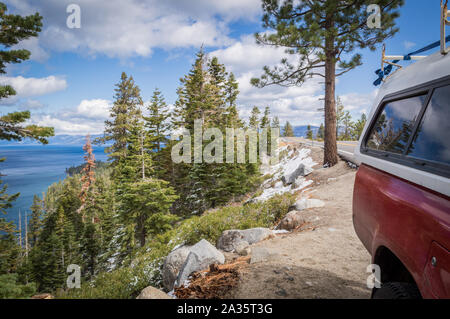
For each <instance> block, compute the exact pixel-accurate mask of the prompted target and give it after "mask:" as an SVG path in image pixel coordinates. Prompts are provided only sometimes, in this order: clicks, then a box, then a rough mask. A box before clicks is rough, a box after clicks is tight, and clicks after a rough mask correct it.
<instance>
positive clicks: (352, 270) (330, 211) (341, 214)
mask: <svg viewBox="0 0 450 319" xmlns="http://www.w3.org/2000/svg"><path fill="white" fill-rule="evenodd" d="M319 152H320V150H314V149H313V152H312V153H313V156H315V157H316V156H317V157H319V156H320V155H319V154H320V153H319ZM317 159H319V158H317ZM355 174H356V170H354V169H351V168H350V167H348V165H347V164H346V163H345V162H342V161H341V162H339V164H338V165H336V166H334V167H332V168H327V169H323V168H318V169H317V168H315V171H314V172H313V173H312V174H311V175H310V176H308V179H312V180H313V181H314V184H313V185H311V186H310V187H309V188H308V189H307V190H305V191H303V193H302V194H301V195H299V198H302V197H310V198H317V199H320V200H322V201H324V202H325V206H324V207H321V208H314V209H309V210H308V212H307V213H308V214H313V215H314V216H313V219H314V220H315V222H314V223H313V225H312V226H311V228H310V229H308V230H305V231H300V232H299V231H297V232H293V233H288V234H282V235H277V236H276V237H275V238H273V239H269V240H265V241H263V242H260V243H258V244H255V245H252V259H253V261H252V263H250V264H249V265H248V266H246V267H244V268H242V269H240V276H239V277H240V280H239V282H238V284H237V286H236V287H235V288H233V290H231V292H229V293H228V295H227V297H229V298H244V299H245V298H369V297H370V293H371V291H370V289H368V288H367V286H366V280H367V276H368V275H369V274H368V273H366V267H367V266H368V265H369V264H370V256H369V254H368V253H367V251H366V250H365V248H364V247H363V245H362V244H361V242H360V241H359V239H358V238H357V236H356V234H355V231H354V230H353V224H352V194H353V184H354V179H355Z"/></svg>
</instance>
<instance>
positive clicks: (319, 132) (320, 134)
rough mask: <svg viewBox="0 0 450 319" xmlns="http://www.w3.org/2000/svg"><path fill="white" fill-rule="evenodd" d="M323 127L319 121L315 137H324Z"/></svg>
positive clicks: (319, 138) (321, 138) (320, 138)
mask: <svg viewBox="0 0 450 319" xmlns="http://www.w3.org/2000/svg"><path fill="white" fill-rule="evenodd" d="M324 130H325V128H324V127H323V123H320V126H319V129H318V130H317V136H316V138H317V139H318V140H323V139H324V137H325V131H324Z"/></svg>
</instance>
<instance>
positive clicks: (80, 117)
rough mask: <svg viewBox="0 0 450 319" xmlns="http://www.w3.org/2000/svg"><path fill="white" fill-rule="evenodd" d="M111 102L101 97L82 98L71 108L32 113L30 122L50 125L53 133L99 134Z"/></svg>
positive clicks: (107, 116) (107, 115) (102, 128)
mask: <svg viewBox="0 0 450 319" xmlns="http://www.w3.org/2000/svg"><path fill="white" fill-rule="evenodd" d="M110 108H111V102H110V101H108V100H103V99H92V100H82V101H81V102H80V104H78V105H77V106H76V107H74V108H72V109H66V110H63V111H61V112H59V113H52V114H36V115H33V118H32V123H34V124H37V125H42V126H52V127H54V128H55V133H56V134H57V135H59V134H69V135H78V134H82V135H85V134H87V133H90V134H100V133H102V132H103V130H104V122H105V120H106V119H108V118H109V110H110Z"/></svg>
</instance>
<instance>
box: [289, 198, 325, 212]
mask: <svg viewBox="0 0 450 319" xmlns="http://www.w3.org/2000/svg"><path fill="white" fill-rule="evenodd" d="M323 206H325V203H324V202H323V201H321V200H320V199H315V198H302V199H300V200H298V201H296V202H295V204H294V207H295V209H296V210H304V209H309V208H317V207H323Z"/></svg>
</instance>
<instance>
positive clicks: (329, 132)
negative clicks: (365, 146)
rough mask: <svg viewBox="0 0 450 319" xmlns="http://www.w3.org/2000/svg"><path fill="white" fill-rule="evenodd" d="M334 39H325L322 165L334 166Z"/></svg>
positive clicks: (335, 154)
mask: <svg viewBox="0 0 450 319" xmlns="http://www.w3.org/2000/svg"><path fill="white" fill-rule="evenodd" d="M334 51H335V50H334V39H333V38H331V37H329V38H328V39H326V50H325V55H326V60H325V140H324V157H323V164H324V165H326V164H328V165H329V166H334V165H336V164H337V162H338V157H337V144H336V99H335V86H336V61H335V53H334Z"/></svg>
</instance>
